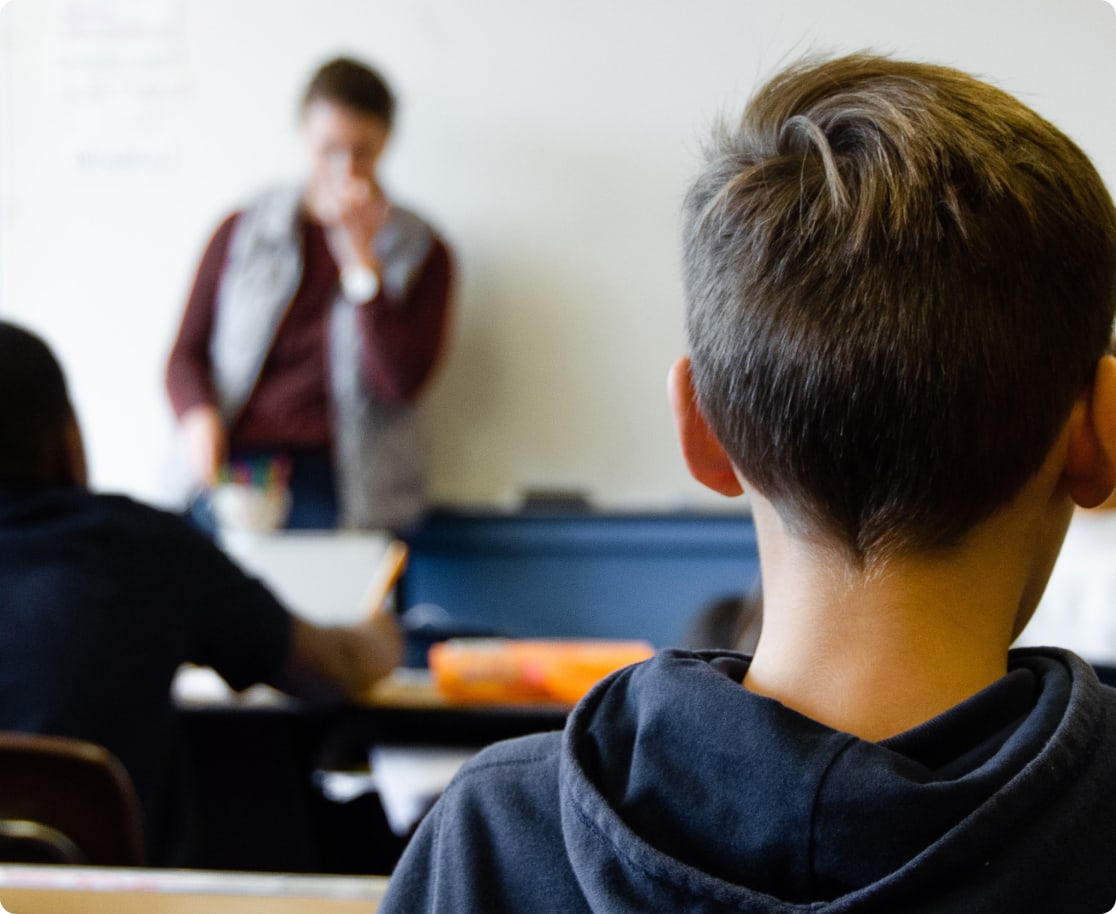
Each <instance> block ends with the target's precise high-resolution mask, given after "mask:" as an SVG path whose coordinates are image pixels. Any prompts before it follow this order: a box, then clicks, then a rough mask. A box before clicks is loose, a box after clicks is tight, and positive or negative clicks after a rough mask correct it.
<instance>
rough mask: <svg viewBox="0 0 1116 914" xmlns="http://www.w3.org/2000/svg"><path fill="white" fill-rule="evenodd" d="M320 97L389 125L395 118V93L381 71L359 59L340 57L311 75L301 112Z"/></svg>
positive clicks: (303, 97)
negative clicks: (381, 74) (378, 71)
mask: <svg viewBox="0 0 1116 914" xmlns="http://www.w3.org/2000/svg"><path fill="white" fill-rule="evenodd" d="M319 100H324V101H327V102H333V103H334V104H335V105H341V106H343V107H345V108H351V109H352V110H353V111H356V112H357V113H359V114H367V115H370V116H371V117H376V118H379V119H380V120H381V121H383V122H384V123H385V124H387V126H388V127H390V126H391V125H392V121H393V119H394V117H395V96H394V95H393V94H392V91H391V89H390V88H389V87H388V84H387V82H386V81H385V80H384V78H383V77H382V76H380V74H379V73H377V72H376V71H375V70H373V69H372V68H371V67H369V66H367V65H366V64H363V63H361V62H360V61H359V60H353V59H352V58H351V57H337V58H335V59H333V60H331V61H329V62H328V63H326V64H323V65H322V67H321V68H320V69H319V70H318V71H317V72H316V73H315V74H314V75H313V77H311V79H310V82H309V84H308V85H307V86H306V91H305V92H304V93H303V96H302V109H301V110H302V111H303V113H305V112H306V109H307V108H308V107H310V105H311V103H313V102H315V101H319Z"/></svg>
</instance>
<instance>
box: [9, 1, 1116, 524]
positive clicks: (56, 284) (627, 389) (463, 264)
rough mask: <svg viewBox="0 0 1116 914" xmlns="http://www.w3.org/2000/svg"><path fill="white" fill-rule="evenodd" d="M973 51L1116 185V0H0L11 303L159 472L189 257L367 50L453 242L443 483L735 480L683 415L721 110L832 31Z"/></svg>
mask: <svg viewBox="0 0 1116 914" xmlns="http://www.w3.org/2000/svg"><path fill="white" fill-rule="evenodd" d="M865 48H868V49H874V50H878V51H883V52H890V53H895V54H898V55H902V56H908V57H917V58H920V59H925V60H931V61H935V62H941V63H946V64H951V65H956V66H959V67H961V68H963V69H967V70H970V71H973V72H976V73H978V74H981V75H983V76H985V77H987V78H988V79H990V80H992V81H993V82H995V83H997V84H999V85H1001V86H1003V87H1004V88H1006V89H1008V90H1009V91H1011V92H1013V93H1015V94H1017V95H1019V96H1021V97H1022V98H1023V99H1024V100H1025V101H1027V102H1028V103H1029V104H1031V105H1032V106H1033V107H1035V108H1036V109H1037V110H1038V111H1039V112H1040V113H1042V114H1044V115H1046V116H1047V117H1049V118H1050V119H1052V120H1053V121H1055V122H1056V123H1057V124H1058V125H1059V126H1061V127H1062V128H1063V129H1064V130H1065V131H1067V132H1068V133H1069V134H1070V135H1071V136H1072V137H1074V138H1075V139H1076V140H1077V141H1078V142H1079V143H1080V145H1081V146H1082V147H1083V148H1084V149H1085V151H1086V152H1087V153H1088V154H1089V155H1090V156H1092V158H1093V159H1094V161H1095V162H1096V163H1097V165H1098V167H1099V169H1100V171H1101V173H1102V174H1103V175H1104V176H1105V178H1106V180H1107V181H1108V183H1109V185H1110V186H1116V117H1114V116H1113V112H1114V111H1116V105H1114V101H1116V12H1114V10H1113V8H1112V7H1111V6H1110V5H1109V4H1108V3H1106V2H1103V0H938V2H934V3H922V4H917V3H913V2H911V3H907V2H894V0H843V2H840V3H835V2H832V0H768V2H758V0H686V2H681V0H675V2H667V0H638V2H637V0H567V2H564V3H562V4H552V3H545V4H544V3H539V2H531V0H521V2H512V0H507V2H503V0H501V2H498V0H468V2H459V0H12V2H9V3H8V4H7V5H5V6H4V7H3V10H2V11H0V54H2V57H0V80H2V82H0V105H2V107H0V313H3V314H4V315H5V316H8V317H10V318H15V319H18V320H21V321H23V322H25V323H27V324H30V325H31V326H33V327H35V328H36V329H38V330H40V331H41V332H42V333H44V334H45V335H46V336H47V338H48V339H49V340H50V342H51V343H52V344H53V345H54V346H55V348H56V349H57V351H58V352H59V354H60V356H61V358H62V359H63V361H64V364H65V367H66V369H67V371H68V373H69V375H70V379H71V386H72V388H73V392H74V398H75V400H76V403H77V407H78V410H79V414H80V418H81V420H82V424H83V427H84V430H85V434H86V438H87V444H88V447H89V451H90V463H91V467H92V472H93V482H94V484H95V485H96V486H97V487H99V488H102V489H113V490H121V491H125V492H128V493H130V494H133V495H136V496H139V497H143V498H148V499H150V500H154V501H157V502H158V501H169V500H170V499H171V497H172V495H173V491H174V488H173V485H172V482H171V480H172V473H171V471H170V469H169V467H170V457H171V455H172V454H173V453H174V452H175V450H176V449H175V447H174V441H173V422H172V421H171V417H170V411H169V408H168V406H167V404H166V400H165V396H164V394H163V387H162V372H163V366H164V362H165V358H166V354H167V352H168V350H169V347H170V344H171V341H172V339H173V335H174V332H175V329H176V327H177V322H178V320H179V316H180V311H181V308H182V305H183V302H184V298H185V295H186V291H187V289H188V286H189V283H190V280H191V278H192V274H193V270H194V269H195V266H196V262H197V258H198V256H199V254H200V252H201V249H202V247H203V245H204V244H205V242H206V240H207V239H208V237H209V235H210V233H211V232H212V231H213V229H214V228H215V227H216V225H217V223H218V222H219V221H220V219H221V218H222V217H223V216H224V215H225V214H226V213H227V212H228V211H229V210H230V209H231V208H233V207H235V206H236V205H237V204H238V203H240V202H241V201H243V200H244V199H245V198H246V197H247V196H248V195H249V194H251V193H252V192H253V191H255V190H257V189H258V188H260V187H262V186H264V185H266V184H268V183H270V182H272V181H275V180H285V179H287V178H290V177H295V176H297V175H299V174H300V172H301V169H302V159H301V148H300V146H299V141H298V139H299V138H298V133H297V125H296V120H295V115H294V111H295V107H296V104H297V99H298V96H299V93H300V90H301V88H302V86H303V83H304V82H305V80H306V78H307V77H308V75H309V74H310V73H311V72H312V71H313V70H314V69H315V68H316V66H317V65H318V64H319V63H321V62H322V61H323V60H324V59H326V58H327V57H330V56H333V55H335V54H337V53H350V54H355V55H357V56H361V57H364V58H366V59H368V60H370V61H371V62H373V63H375V64H376V65H377V66H379V67H380V68H381V69H382V70H383V71H384V73H385V74H386V75H387V77H388V78H389V80H390V81H391V82H392V83H393V84H394V86H395V88H396V89H397V91H398V95H399V98H400V109H401V111H400V121H399V124H398V128H397V130H396V135H395V137H394V140H393V144H392V146H391V148H390V151H389V157H388V160H387V162H386V171H385V175H386V184H387V186H388V187H389V189H390V191H391V193H392V194H393V195H394V196H395V197H396V198H397V199H398V200H400V201H401V202H405V203H407V204H410V205H412V206H414V207H416V208H417V209H419V210H421V211H422V212H424V213H425V214H427V215H428V216H429V217H430V218H431V220H432V221H433V222H435V223H436V224H437V225H438V226H439V227H440V228H441V230H442V231H443V233H444V234H445V236H446V237H447V239H448V240H449V242H450V244H451V245H452V247H453V249H454V251H455V253H456V258H457V265H458V279H459V281H458V295H457V311H456V319H455V322H454V328H453V334H452V339H451V343H450V348H449V351H448V355H447V359H446V362H445V364H444V365H443V368H442V370H441V371H440V373H439V375H438V376H437V378H436V380H435V381H434V383H433V384H432V386H431V388H430V390H429V396H428V398H427V400H426V404H425V411H426V414H427V424H428V429H429V439H430V454H431V459H432V484H433V494H434V496H435V497H436V498H437V499H438V500H439V501H442V502H448V503H454V504H504V503H508V502H514V500H515V498H516V496H517V495H518V494H519V493H521V492H523V491H524V490H525V489H538V488H550V489H554V488H559V489H576V490H580V491H584V492H585V493H587V494H588V495H589V496H590V497H591V498H592V499H593V500H594V501H595V502H597V503H598V504H600V505H602V506H605V507H638V508H663V507H688V506H701V505H710V504H713V503H715V498H714V496H711V495H708V494H707V493H704V492H703V490H701V489H700V487H699V486H697V484H696V483H694V482H692V481H691V480H690V479H689V478H688V476H687V474H686V472H685V469H684V467H683V465H682V461H681V459H680V457H679V454H678V450H677V447H676V445H675V443H674V438H673V430H672V427H671V422H670V418H669V413H668V409H667V405H666V395H665V378H666V372H667V369H668V367H669V365H670V363H671V361H672V360H673V359H674V358H675V357H676V356H677V355H678V354H680V353H681V352H682V351H683V349H684V340H683V333H682V308H681V291H680V280H679V268H678V258H677V234H678V223H679V219H678V211H679V204H680V200H681V197H682V195H683V193H684V191H685V188H686V185H687V181H688V180H689V178H690V176H691V175H692V174H693V172H694V170H695V168H696V164H697V161H698V157H699V150H700V147H701V143H702V140H703V137H704V135H705V133H706V131H707V129H708V127H709V125H710V123H711V122H712V120H713V119H714V117H715V116H716V115H718V114H719V113H722V112H727V113H733V112H737V111H739V109H740V108H741V106H742V105H743V103H744V101H745V99H746V96H747V94H748V93H749V91H750V90H751V88H752V87H753V86H754V85H755V84H756V82H757V80H758V79H760V78H761V77H762V76H764V75H765V74H767V73H769V72H770V71H771V70H772V69H774V68H775V67H777V66H778V65H779V64H780V63H782V62H785V61H787V60H788V59H789V58H792V57H796V56H798V55H799V54H802V53H806V52H810V51H849V50H859V49H865Z"/></svg>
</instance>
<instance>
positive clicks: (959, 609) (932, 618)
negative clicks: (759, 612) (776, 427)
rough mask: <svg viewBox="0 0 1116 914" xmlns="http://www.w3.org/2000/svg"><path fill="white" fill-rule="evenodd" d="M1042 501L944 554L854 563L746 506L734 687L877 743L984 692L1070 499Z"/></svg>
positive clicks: (1051, 554) (1042, 573)
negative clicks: (752, 553) (759, 600)
mask: <svg viewBox="0 0 1116 914" xmlns="http://www.w3.org/2000/svg"><path fill="white" fill-rule="evenodd" d="M1045 499H1046V501H1045V507H1040V501H1041V499H1040V500H1033V499H1032V500H1026V499H1025V500H1024V502H1023V503H1022V504H1013V505H1012V506H1010V507H1009V508H1008V509H1005V511H1003V512H1001V513H1000V514H998V515H996V516H995V517H994V518H993V519H991V520H990V521H987V522H985V523H984V524H982V525H981V526H980V527H978V528H977V529H976V530H975V531H973V532H972V534H971V535H970V536H969V537H968V538H967V539H966V541H965V543H964V544H963V545H961V546H958V547H957V548H955V549H951V550H946V551H942V552H940V553H932V554H922V553H919V554H914V555H901V556H896V557H892V558H890V559H888V560H887V561H885V562H878V563H875V564H869V565H867V566H864V567H861V566H859V565H857V564H856V563H855V562H852V561H850V560H849V559H848V557H847V554H846V553H844V552H843V551H842V550H841V549H840V548H839V547H836V546H832V544H830V545H829V546H826V545H824V544H819V543H817V542H816V541H804V540H802V539H798V538H796V537H793V536H791V535H789V534H788V533H787V532H786V530H785V528H784V527H783V525H782V523H781V521H780V520H779V518H778V516H777V515H776V514H775V512H774V510H773V509H772V508H771V506H770V505H769V504H768V503H766V502H764V501H763V500H762V499H755V500H754V504H753V510H754V512H755V518H756V527H757V531H758V534H759V539H760V544H761V557H762V560H763V581H764V583H763V587H764V618H763V630H762V633H761V635H760V641H759V645H758V646H757V648H756V652H755V657H754V659H753V661H752V665H751V667H750V668H749V671H748V675H747V676H746V677H745V680H744V685H745V687H746V688H748V689H750V690H752V691H754V692H757V693H760V694H763V695H767V696H770V697H772V698H775V699H777V700H779V701H780V702H782V703H783V704H784V705H786V706H788V707H790V708H793V709H794V710H796V711H799V712H800V713H802V714H805V715H806V716H808V717H811V718H813V719H815V720H818V721H820V722H822V723H824V724H827V725H828V726H831V727H833V728H835V729H838V730H843V731H846V732H849V733H852V734H854V735H856V736H859V737H861V738H863V739H867V740H872V741H878V740H881V739H885V738H887V737H889V736H894V735H895V734H897V733H901V732H903V731H905V730H908V729H910V728H912V727H914V726H917V725H918V724H920V723H923V722H924V721H926V720H929V719H931V718H933V717H935V716H937V715H938V714H941V713H942V712H944V711H946V710H948V709H949V708H951V707H953V706H954V705H956V704H959V703H960V702H962V701H964V700H965V699H966V698H968V697H970V696H972V695H974V694H976V693H977V692H979V691H980V690H981V689H983V688H986V687H987V686H989V685H991V684H992V683H993V682H995V681H996V680H997V679H999V678H1000V677H1002V676H1003V675H1004V674H1005V673H1006V671H1007V656H1008V648H1009V646H1010V644H1011V642H1012V641H1013V640H1014V638H1015V636H1016V635H1017V634H1018V630H1017V629H1018V627H1020V626H1021V624H1022V623H1025V621H1026V619H1027V618H1029V613H1030V610H1031V609H1032V608H1033V606H1034V604H1035V603H1037V600H1038V596H1039V595H1040V594H1041V591H1042V588H1043V587H1044V586H1045V582H1046V577H1047V576H1048V574H1049V571H1050V567H1051V566H1052V565H1053V561H1054V558H1055V557H1056V555H1057V545H1058V544H1059V543H1060V542H1061V538H1062V536H1063V535H1064V533H1065V525H1066V524H1067V523H1068V521H1069V516H1070V512H1071V508H1070V505H1069V501H1068V499H1064V498H1062V499H1061V500H1060V501H1055V499H1054V498H1051V497H1050V493H1049V492H1047V493H1046V495H1045ZM1021 608H1022V614H1021Z"/></svg>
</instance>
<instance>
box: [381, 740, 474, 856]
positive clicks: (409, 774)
mask: <svg viewBox="0 0 1116 914" xmlns="http://www.w3.org/2000/svg"><path fill="white" fill-rule="evenodd" d="M476 754H477V750H476V749H461V748H455V747H440V746H439V747H435V746H375V747H373V749H372V752H371V755H370V758H369V762H370V764H371V768H372V775H373V777H375V779H376V786H377V788H378V789H379V791H380V804H381V805H382V806H383V807H384V815H385V816H386V817H387V820H388V825H390V826H391V830H392V831H393V832H395V833H396V834H397V835H401V836H402V835H407V834H409V833H410V831H411V829H412V828H414V827H415V824H416V823H417V822H418V820H419V819H421V818H422V816H423V815H424V814H425V813H426V811H427V810H428V809H430V807H431V805H432V804H433V803H434V801H435V800H437V799H438V797H439V796H441V794H442V791H443V790H445V789H446V787H447V786H448V784H449V782H450V781H451V780H452V779H453V776H454V775H455V774H457V770H458V769H459V768H460V767H461V766H462V765H464V764H465V763H466V762H467V761H469V759H470V758H472V757H473V756H474V755H476Z"/></svg>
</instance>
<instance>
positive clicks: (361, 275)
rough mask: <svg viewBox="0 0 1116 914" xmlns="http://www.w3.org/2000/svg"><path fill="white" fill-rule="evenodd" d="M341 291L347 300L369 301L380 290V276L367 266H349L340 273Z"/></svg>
mask: <svg viewBox="0 0 1116 914" xmlns="http://www.w3.org/2000/svg"><path fill="white" fill-rule="evenodd" d="M341 291H342V292H343V293H344V294H345V298H347V299H348V300H349V301H353V302H362V301H369V300H370V299H373V298H375V297H376V293H377V292H379V291H380V278H379V277H378V276H377V275H376V274H375V273H374V272H373V271H372V270H370V269H368V268H367V267H349V269H347V270H344V271H343V272H342V273H341Z"/></svg>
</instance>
